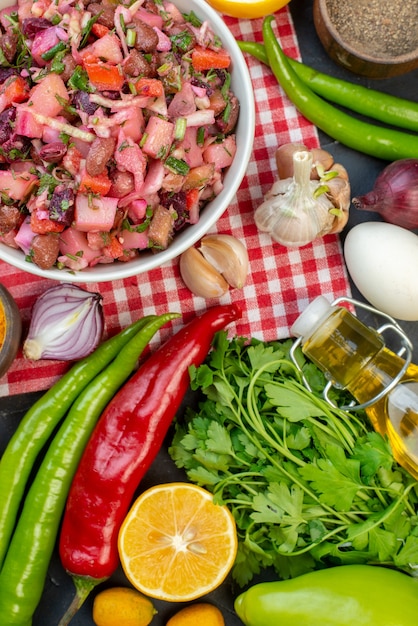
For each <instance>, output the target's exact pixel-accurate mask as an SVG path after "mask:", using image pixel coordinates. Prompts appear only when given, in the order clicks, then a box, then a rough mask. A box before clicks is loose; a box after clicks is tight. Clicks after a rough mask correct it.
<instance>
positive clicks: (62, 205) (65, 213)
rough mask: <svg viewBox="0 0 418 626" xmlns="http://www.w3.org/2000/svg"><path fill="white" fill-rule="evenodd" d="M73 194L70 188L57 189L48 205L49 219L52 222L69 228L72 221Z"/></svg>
mask: <svg viewBox="0 0 418 626" xmlns="http://www.w3.org/2000/svg"><path fill="white" fill-rule="evenodd" d="M74 212H75V204H74V192H73V190H72V189H71V188H70V187H61V188H60V187H57V188H56V189H55V190H54V192H53V194H52V196H51V200H50V203H49V217H50V219H51V220H54V222H59V223H60V224H64V226H71V223H72V221H73V220H74Z"/></svg>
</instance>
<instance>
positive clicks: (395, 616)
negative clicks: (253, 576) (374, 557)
mask: <svg viewBox="0 0 418 626" xmlns="http://www.w3.org/2000/svg"><path fill="white" fill-rule="evenodd" d="M235 611H236V612H237V614H238V616H239V617H240V619H241V620H242V621H243V622H244V624H245V625H246V626H354V625H355V626H378V625H379V624H384V626H416V624H417V620H418V580H416V579H415V578H413V577H411V576H408V575H407V574H404V573H402V572H399V571H395V570H391V569H387V568H385V567H378V566H372V565H341V566H337V567H332V568H329V569H324V570H318V571H316V572H310V573H309V574H303V575H301V576H298V577H297V578H293V579H290V580H283V581H277V582H265V583H259V584H256V585H253V586H252V587H250V588H249V589H248V590H247V591H245V592H243V593H242V594H241V595H239V596H238V597H237V599H236V600H235Z"/></svg>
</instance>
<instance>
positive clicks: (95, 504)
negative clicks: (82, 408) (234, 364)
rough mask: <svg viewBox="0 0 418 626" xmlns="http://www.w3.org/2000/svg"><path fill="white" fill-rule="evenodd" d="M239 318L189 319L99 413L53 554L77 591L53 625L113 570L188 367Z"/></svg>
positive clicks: (217, 314) (221, 312)
mask: <svg viewBox="0 0 418 626" xmlns="http://www.w3.org/2000/svg"><path fill="white" fill-rule="evenodd" d="M240 317H241V310H240V308H239V307H238V306H237V305H235V304H231V305H227V306H216V307H213V308H212V309H209V310H208V311H206V312H205V313H203V314H202V315H201V316H200V317H196V318H194V319H193V320H192V321H191V322H190V323H189V324H187V325H186V326H184V327H183V328H182V329H181V330H180V331H178V332H177V333H176V334H175V335H173V337H171V338H170V339H169V340H168V341H167V342H166V343H165V344H164V345H163V346H162V347H161V348H159V349H158V350H156V351H155V352H154V353H153V354H151V356H150V357H149V358H148V359H147V360H146V361H145V362H144V364H143V365H142V366H141V367H140V368H139V369H138V370H137V372H136V373H135V374H134V375H133V377H132V378H131V379H130V380H129V381H128V382H127V383H125V385H124V386H123V387H122V388H121V389H120V391H119V392H118V393H117V394H116V395H115V396H114V398H113V399H112V401H111V402H110V403H109V405H108V406H107V407H106V409H105V411H104V412H103V414H102V416H101V418H100V420H99V422H98V423H97V426H96V428H95V430H94V432H93V434H92V436H91V438H90V440H89V443H88V444H87V447H86V449H85V451H84V454H83V456H82V458H81V461H80V464H79V466H78V469H77V472H76V474H75V476H74V479H73V483H72V486H71V489H70V493H69V496H68V500H67V505H66V511H65V514H64V519H63V524H62V529H61V535H60V544H59V552H60V557H61V562H62V564H63V566H64V567H65V569H66V570H67V571H68V573H69V574H70V575H72V576H73V580H74V584H75V586H76V590H77V594H76V597H75V598H74V601H73V603H72V605H71V606H70V607H69V609H68V611H67V613H66V614H65V616H64V617H63V618H62V620H61V622H60V625H59V626H64V625H65V624H68V622H69V621H70V619H71V618H72V617H73V615H74V614H75V613H76V611H77V610H78V609H79V608H80V606H81V604H82V603H83V602H84V600H85V599H86V598H87V596H88V594H89V593H90V591H91V590H92V589H93V587H94V586H95V585H97V584H98V583H100V582H102V581H103V580H104V579H106V578H108V577H109V576H111V575H112V574H113V572H114V571H115V570H116V569H117V567H118V565H119V554H118V547H117V540H118V533H119V529H120V526H121V524H122V522H123V520H124V518H125V516H126V514H127V512H128V510H129V506H130V505H131V502H132V498H133V496H134V494H135V491H136V489H137V487H138V485H139V483H140V481H141V479H142V478H143V476H144V475H145V473H146V472H147V470H148V468H149V467H150V465H151V463H152V461H153V460H154V458H155V457H156V455H157V453H158V451H159V449H160V448H161V445H162V443H163V440H164V438H165V436H166V434H167V431H168V429H169V427H170V424H171V423H172V421H173V419H174V417H175V415H176V412H177V410H178V409H179V407H180V405H181V402H182V400H183V398H184V395H185V393H186V391H187V390H188V388H189V384H190V376H189V367H190V366H191V365H195V366H196V367H197V366H199V365H200V364H201V363H202V362H203V361H204V359H205V358H206V356H207V353H208V352H209V349H210V346H211V343H212V340H213V338H214V335H215V333H216V332H217V331H219V330H221V329H223V328H224V327H225V326H226V325H227V324H229V323H230V322H233V321H234V320H237V319H239V318H240Z"/></svg>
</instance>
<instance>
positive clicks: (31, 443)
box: [0, 318, 146, 568]
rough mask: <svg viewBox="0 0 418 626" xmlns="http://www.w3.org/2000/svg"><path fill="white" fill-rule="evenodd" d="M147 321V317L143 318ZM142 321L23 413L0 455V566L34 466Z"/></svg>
mask: <svg viewBox="0 0 418 626" xmlns="http://www.w3.org/2000/svg"><path fill="white" fill-rule="evenodd" d="M145 322H146V320H145ZM143 325H144V318H142V319H139V320H137V321H136V322H134V323H133V324H131V325H130V326H128V327H127V328H125V329H124V330H122V331H121V332H120V333H119V334H117V335H115V336H114V337H111V338H110V339H108V340H107V341H105V342H103V343H102V344H100V345H99V347H98V348H97V349H96V350H95V351H94V352H93V353H92V354H89V356H87V357H85V358H84V359H82V360H81V361H78V362H77V363H75V364H74V365H73V366H72V367H71V368H70V369H69V370H68V372H66V373H65V374H64V375H63V376H62V377H61V378H60V379H59V380H58V381H57V382H56V383H55V384H54V385H52V387H50V389H48V391H46V392H45V393H44V394H43V395H42V396H41V397H40V398H39V400H37V402H35V404H33V405H32V407H31V408H30V409H29V410H28V411H27V413H26V414H25V415H24V416H23V419H22V420H21V422H20V423H19V425H18V427H17V428H16V430H15V432H14V434H13V436H12V438H11V439H10V441H9V443H8V445H7V447H6V450H5V451H4V453H3V455H2V457H1V459H0V484H1V486H2V497H1V498H0V568H1V566H2V564H3V561H4V557H5V555H6V552H7V548H8V546H9V542H10V537H11V535H12V532H13V528H14V526H15V523H16V519H17V515H18V511H19V508H20V506H21V503H22V501H23V497H24V493H25V491H26V488H27V486H28V482H29V479H30V476H31V472H32V469H33V466H34V465H35V463H36V460H37V458H38V456H39V455H40V453H41V452H42V450H43V449H44V446H45V445H46V444H47V443H48V441H49V440H50V438H51V436H52V434H53V433H54V431H55V430H56V428H57V427H58V426H59V424H60V423H61V421H62V420H63V418H64V417H65V415H66V413H67V411H68V410H69V409H70V407H71V405H72V404H73V402H74V401H75V400H76V399H77V397H78V396H79V395H80V394H81V393H82V391H83V390H84V389H85V388H86V387H87V386H88V385H89V384H90V383H91V382H92V381H93V379H94V378H95V377H96V376H97V375H98V374H99V373H100V372H101V371H102V370H104V369H105V368H106V367H107V366H108V365H109V363H110V362H111V361H112V360H113V359H114V358H115V357H116V356H117V355H118V354H119V352H120V351H121V350H122V349H123V347H124V346H125V345H126V344H127V343H128V341H130V340H131V339H133V338H134V337H135V335H136V334H137V333H138V332H139V331H140V330H141V328H142V327H143Z"/></svg>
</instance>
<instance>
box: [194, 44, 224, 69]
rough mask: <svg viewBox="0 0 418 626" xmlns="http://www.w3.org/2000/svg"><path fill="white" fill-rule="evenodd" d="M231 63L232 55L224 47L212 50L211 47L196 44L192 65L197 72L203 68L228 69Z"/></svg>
mask: <svg viewBox="0 0 418 626" xmlns="http://www.w3.org/2000/svg"><path fill="white" fill-rule="evenodd" d="M230 64H231V57H230V56H229V53H228V52H227V51H226V50H224V48H219V50H212V49H211V48H203V47H202V46H196V47H195V48H194V49H193V52H192V65H193V68H194V69H195V70H196V71H197V72H201V71H203V70H210V69H215V70H221V69H226V68H227V67H229V66H230Z"/></svg>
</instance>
